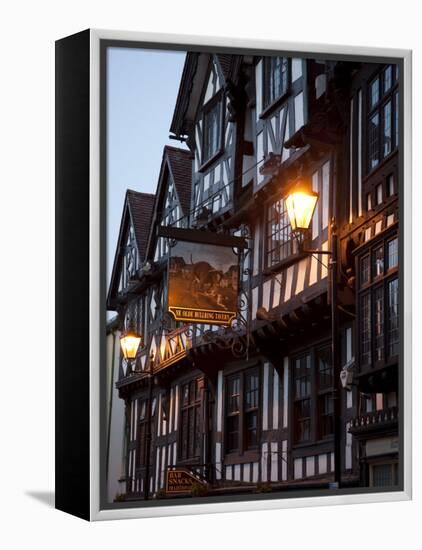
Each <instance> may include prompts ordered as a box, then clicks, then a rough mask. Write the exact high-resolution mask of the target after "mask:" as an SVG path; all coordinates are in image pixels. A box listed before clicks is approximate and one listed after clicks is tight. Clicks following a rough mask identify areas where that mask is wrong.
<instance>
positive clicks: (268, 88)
mask: <svg viewBox="0 0 422 550" xmlns="http://www.w3.org/2000/svg"><path fill="white" fill-rule="evenodd" d="M288 74H289V71H288V59H287V57H278V56H274V57H266V58H265V64H264V108H266V107H268V106H269V105H271V104H272V103H274V102H275V101H277V99H279V98H280V97H282V96H283V95H284V94H285V93H286V92H287V87H288Z"/></svg>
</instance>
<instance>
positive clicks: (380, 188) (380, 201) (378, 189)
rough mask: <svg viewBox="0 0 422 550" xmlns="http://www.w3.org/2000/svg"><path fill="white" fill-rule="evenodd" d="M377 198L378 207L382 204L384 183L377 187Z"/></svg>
mask: <svg viewBox="0 0 422 550" xmlns="http://www.w3.org/2000/svg"><path fill="white" fill-rule="evenodd" d="M375 196H376V198H377V205H379V204H381V203H382V183H380V184H379V185H377V187H376V193H375Z"/></svg>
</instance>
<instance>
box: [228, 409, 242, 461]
mask: <svg viewBox="0 0 422 550" xmlns="http://www.w3.org/2000/svg"><path fill="white" fill-rule="evenodd" d="M238 449H239V416H238V415H235V416H229V417H228V418H227V451H228V452H232V451H237V450H238Z"/></svg>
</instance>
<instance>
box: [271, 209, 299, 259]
mask: <svg viewBox="0 0 422 550" xmlns="http://www.w3.org/2000/svg"><path fill="white" fill-rule="evenodd" d="M266 239H267V249H266V256H267V262H266V263H267V266H268V267H270V266H272V265H275V264H277V263H279V262H281V261H283V260H285V259H286V258H288V257H289V256H291V255H292V254H295V253H296V252H297V249H298V247H297V241H296V240H295V239H294V237H293V234H292V228H291V225H290V221H289V216H288V214H287V208H286V203H285V201H284V199H280V200H278V201H275V202H274V203H272V204H271V205H270V206H269V207H268V209H267V233H266Z"/></svg>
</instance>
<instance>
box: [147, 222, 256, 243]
mask: <svg viewBox="0 0 422 550" xmlns="http://www.w3.org/2000/svg"><path fill="white" fill-rule="evenodd" d="M157 236H158V237H168V238H169V239H175V240H176V241H188V242H193V243H202V244H214V245H217V246H231V247H233V248H248V243H247V242H246V240H245V239H244V238H243V237H235V236H232V235H224V234H222V233H213V232H211V231H201V230H200V229H182V228H180V227H166V226H160V227H158V229H157Z"/></svg>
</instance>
